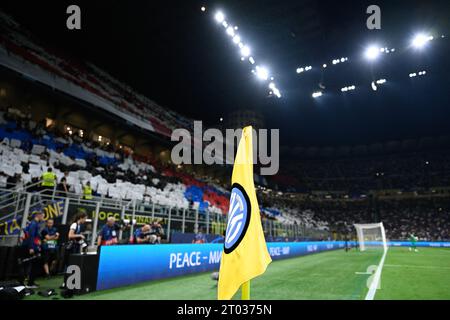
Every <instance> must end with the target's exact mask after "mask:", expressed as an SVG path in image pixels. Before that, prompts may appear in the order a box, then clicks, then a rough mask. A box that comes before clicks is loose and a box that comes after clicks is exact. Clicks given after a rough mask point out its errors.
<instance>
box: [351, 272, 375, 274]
mask: <svg viewBox="0 0 450 320" xmlns="http://www.w3.org/2000/svg"><path fill="white" fill-rule="evenodd" d="M355 274H372V273H371V272H355Z"/></svg>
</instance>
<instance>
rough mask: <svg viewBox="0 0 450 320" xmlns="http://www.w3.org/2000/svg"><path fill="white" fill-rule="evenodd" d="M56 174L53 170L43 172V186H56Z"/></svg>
mask: <svg viewBox="0 0 450 320" xmlns="http://www.w3.org/2000/svg"><path fill="white" fill-rule="evenodd" d="M55 179H56V175H55V174H54V173H53V172H44V173H43V174H42V184H41V185H42V186H43V187H54V186H55Z"/></svg>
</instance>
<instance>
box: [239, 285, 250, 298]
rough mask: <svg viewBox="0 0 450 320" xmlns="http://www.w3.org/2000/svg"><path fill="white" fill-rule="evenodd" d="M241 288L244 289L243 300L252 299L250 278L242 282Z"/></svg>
mask: <svg viewBox="0 0 450 320" xmlns="http://www.w3.org/2000/svg"><path fill="white" fill-rule="evenodd" d="M241 290H242V297H241V300H250V280H248V281H247V282H244V283H243V284H242V287H241Z"/></svg>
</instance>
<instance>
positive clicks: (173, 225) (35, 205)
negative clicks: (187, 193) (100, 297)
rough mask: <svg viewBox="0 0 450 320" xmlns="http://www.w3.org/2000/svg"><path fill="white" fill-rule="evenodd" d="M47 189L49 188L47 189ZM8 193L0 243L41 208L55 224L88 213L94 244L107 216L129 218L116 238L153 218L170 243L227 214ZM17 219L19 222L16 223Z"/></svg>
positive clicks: (294, 233)
mask: <svg viewBox="0 0 450 320" xmlns="http://www.w3.org/2000/svg"><path fill="white" fill-rule="evenodd" d="M50 191H51V190H50ZM2 192H5V193H8V192H9V197H10V198H11V199H14V201H12V202H11V204H10V208H14V209H13V210H12V212H10V213H5V212H3V213H2V212H1V211H0V232H2V230H7V227H6V224H8V223H11V221H12V220H15V221H16V224H15V225H16V229H15V230H14V231H15V233H14V234H12V235H11V234H10V233H7V234H0V245H1V244H2V243H5V242H11V241H13V240H12V239H14V238H15V239H16V241H19V234H20V232H21V231H19V230H18V229H17V226H18V225H20V229H21V230H23V228H25V227H26V224H27V221H28V220H29V217H30V215H31V214H32V213H33V211H34V210H36V209H38V210H43V211H44V213H45V218H46V219H47V218H53V219H56V220H57V224H64V225H65V224H68V223H70V222H71V220H73V217H74V216H75V214H76V212H77V210H78V209H79V208H84V209H85V210H86V211H87V213H88V216H89V221H90V223H89V226H88V231H87V234H88V241H89V242H88V243H89V244H90V245H91V246H95V243H96V237H97V234H98V231H99V230H100V229H101V227H102V226H103V225H104V224H105V223H106V220H107V218H108V217H109V216H114V217H115V218H116V219H117V220H122V221H123V220H130V221H132V222H136V223H135V224H134V223H131V224H130V226H129V228H128V229H125V230H121V231H120V232H119V240H125V239H127V236H128V237H129V236H131V235H133V232H134V230H135V228H136V226H140V225H143V224H145V223H149V222H152V221H155V220H159V221H161V222H162V225H163V228H164V231H165V234H166V237H167V241H169V242H170V240H171V236H172V234H173V232H179V233H199V232H202V233H203V234H205V235H218V236H221V235H223V233H224V230H225V228H226V222H227V220H226V219H227V216H226V215H224V214H221V213H216V212H211V211H208V210H205V211H204V212H200V211H199V210H198V209H193V208H179V207H175V206H167V205H160V204H157V203H151V202H146V201H141V200H123V199H112V198H107V197H105V196H101V197H97V196H93V197H92V199H89V200H86V199H83V197H82V195H79V194H76V193H72V192H55V190H53V192H49V191H48V190H47V192H45V190H42V191H39V192H27V191H24V190H22V191H11V190H6V189H0V193H2ZM19 222H20V224H19ZM262 226H263V230H264V233H265V234H266V236H267V237H271V238H272V239H274V238H281V239H284V238H289V239H294V238H295V239H326V238H328V236H329V233H328V232H327V231H324V230H317V229H311V228H307V227H306V226H304V225H302V224H286V223H281V222H278V221H275V220H269V219H263V220H262Z"/></svg>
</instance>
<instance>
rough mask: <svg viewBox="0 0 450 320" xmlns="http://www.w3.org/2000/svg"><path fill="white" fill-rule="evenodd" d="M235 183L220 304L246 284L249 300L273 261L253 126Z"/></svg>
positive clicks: (240, 149) (244, 138)
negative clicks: (253, 284)
mask: <svg viewBox="0 0 450 320" xmlns="http://www.w3.org/2000/svg"><path fill="white" fill-rule="evenodd" d="M231 183H232V187H231V197H230V209H229V211H228V223H227V230H226V232H225V241H224V247H223V252H222V258H221V261H220V272H219V285H218V294H217V295H218V299H219V300H229V299H231V298H232V297H233V295H234V294H235V293H236V291H238V290H239V287H240V286H241V285H243V284H245V285H244V286H243V293H244V294H243V297H244V298H247V299H249V295H250V283H249V281H250V279H253V278H255V277H257V276H259V275H261V274H263V273H264V272H265V271H266V268H267V266H268V265H269V263H270V262H271V261H272V259H271V258H270V255H269V252H268V251H267V246H266V241H265V239H264V233H263V229H262V226H261V217H260V213H259V206H258V201H257V199H256V192H255V185H254V183H253V149H252V127H251V126H249V127H245V128H244V130H243V132H242V137H241V140H240V142H239V146H238V149H237V153H236V159H235V162H234V168H233V175H232V177H231ZM244 290H245V291H246V292H244Z"/></svg>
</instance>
